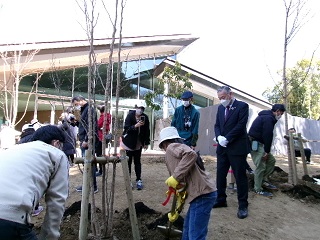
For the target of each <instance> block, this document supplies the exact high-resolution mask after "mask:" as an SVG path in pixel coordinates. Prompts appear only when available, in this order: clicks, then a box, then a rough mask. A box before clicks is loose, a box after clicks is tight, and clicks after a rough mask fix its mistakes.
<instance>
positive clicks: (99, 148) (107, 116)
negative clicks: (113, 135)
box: [96, 106, 112, 176]
mask: <svg viewBox="0 0 320 240" xmlns="http://www.w3.org/2000/svg"><path fill="white" fill-rule="evenodd" d="M99 110H100V117H99V119H98V137H99V142H98V146H97V149H96V154H97V156H98V157H99V156H102V142H103V141H104V139H105V138H104V136H103V123H104V121H106V134H108V133H110V126H111V120H112V117H111V114H110V113H108V112H104V106H101V107H100V108H99ZM105 119H106V120H105ZM101 175H102V165H101V164H100V163H99V171H98V173H97V174H96V176H101Z"/></svg>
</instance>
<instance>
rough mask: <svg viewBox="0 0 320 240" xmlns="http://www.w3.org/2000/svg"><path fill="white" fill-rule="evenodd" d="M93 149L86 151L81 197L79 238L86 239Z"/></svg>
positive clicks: (80, 239)
mask: <svg viewBox="0 0 320 240" xmlns="http://www.w3.org/2000/svg"><path fill="white" fill-rule="evenodd" d="M91 159H92V153H91V151H86V154H85V159H84V169H83V179H82V198H81V217H80V226H79V240H86V239H87V237H88V205H89V195H90V180H91V175H92V172H91Z"/></svg>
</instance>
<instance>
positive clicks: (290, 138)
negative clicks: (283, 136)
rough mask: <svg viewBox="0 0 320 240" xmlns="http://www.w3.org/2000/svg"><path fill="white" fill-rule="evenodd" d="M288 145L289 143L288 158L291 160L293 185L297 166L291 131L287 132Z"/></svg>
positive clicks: (295, 183) (295, 179) (295, 181)
mask: <svg viewBox="0 0 320 240" xmlns="http://www.w3.org/2000/svg"><path fill="white" fill-rule="evenodd" d="M289 145H290V155H291V159H290V160H291V162H292V173H293V176H292V182H293V185H294V186H295V185H297V183H298V176H297V166H296V157H295V156H296V155H295V152H294V143H293V135H292V133H291V132H290V133H289ZM289 182H290V180H289Z"/></svg>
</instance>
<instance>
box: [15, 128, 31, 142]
mask: <svg viewBox="0 0 320 240" xmlns="http://www.w3.org/2000/svg"><path fill="white" fill-rule="evenodd" d="M34 132H35V130H34V128H27V129H25V130H23V131H22V133H21V135H20V140H19V142H18V143H17V144H21V143H27V142H31V138H32V136H33V134H34Z"/></svg>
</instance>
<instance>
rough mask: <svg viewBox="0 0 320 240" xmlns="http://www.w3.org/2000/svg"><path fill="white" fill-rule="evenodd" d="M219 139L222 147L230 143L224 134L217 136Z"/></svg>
mask: <svg viewBox="0 0 320 240" xmlns="http://www.w3.org/2000/svg"><path fill="white" fill-rule="evenodd" d="M217 140H218V143H219V144H220V146H221V147H227V144H228V143H229V141H228V140H227V139H226V138H225V137H224V136H221V135H219V136H218V137H217Z"/></svg>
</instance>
